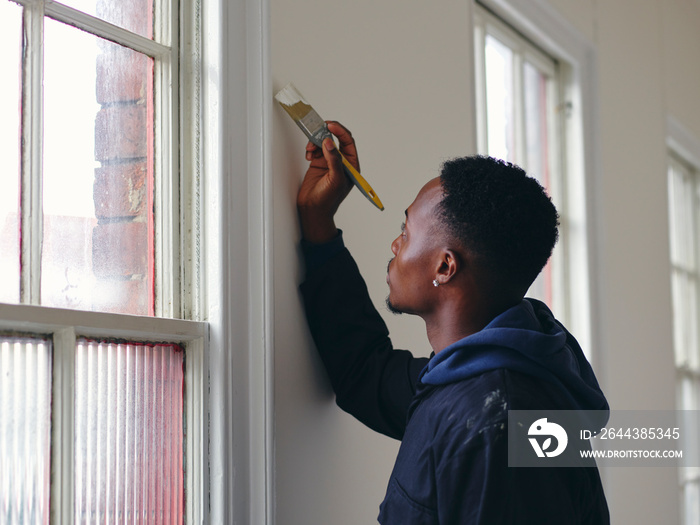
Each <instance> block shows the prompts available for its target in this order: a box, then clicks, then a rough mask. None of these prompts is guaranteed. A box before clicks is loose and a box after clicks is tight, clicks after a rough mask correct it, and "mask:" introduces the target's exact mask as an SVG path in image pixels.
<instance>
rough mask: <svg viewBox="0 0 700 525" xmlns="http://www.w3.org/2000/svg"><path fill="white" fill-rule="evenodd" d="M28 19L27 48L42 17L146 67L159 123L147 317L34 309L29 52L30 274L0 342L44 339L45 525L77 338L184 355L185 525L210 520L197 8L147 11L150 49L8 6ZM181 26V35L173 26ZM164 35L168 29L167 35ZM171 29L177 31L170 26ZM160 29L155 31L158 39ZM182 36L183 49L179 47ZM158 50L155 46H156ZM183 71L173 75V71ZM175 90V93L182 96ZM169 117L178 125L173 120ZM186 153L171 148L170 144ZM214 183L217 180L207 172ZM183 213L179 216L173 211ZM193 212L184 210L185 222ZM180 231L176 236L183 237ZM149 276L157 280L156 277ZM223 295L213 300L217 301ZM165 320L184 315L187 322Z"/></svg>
mask: <svg viewBox="0 0 700 525" xmlns="http://www.w3.org/2000/svg"><path fill="white" fill-rule="evenodd" d="M12 1H14V2H15V3H17V4H20V5H21V6H24V7H25V8H26V9H27V10H30V11H31V15H33V17H31V18H27V17H26V16H25V18H26V19H29V20H31V21H32V23H31V24H29V25H28V26H27V27H26V29H27V33H26V35H27V37H26V38H27V42H28V45H29V46H31V47H33V48H34V49H41V48H42V45H43V17H44V15H46V16H48V17H50V18H52V19H54V20H57V21H59V22H64V23H66V24H68V25H72V26H74V27H76V28H78V29H82V30H85V31H87V32H89V33H91V34H93V35H96V36H98V37H101V38H105V39H107V40H110V41H113V42H116V43H118V44H122V45H126V46H127V47H130V48H132V49H134V50H136V51H138V52H141V53H144V54H147V55H149V56H151V57H153V58H155V59H156V63H155V77H154V85H155V93H156V95H155V104H156V108H157V112H158V113H159V114H160V115H162V117H161V118H160V119H159V120H158V121H157V122H158V123H157V126H158V129H157V131H156V133H155V136H156V141H157V143H156V152H157V156H158V162H156V169H155V179H156V193H157V194H158V195H159V196H160V197H159V198H160V204H161V205H160V206H157V207H156V210H157V211H156V217H155V222H156V228H155V229H156V247H155V250H156V254H157V258H158V260H159V263H158V264H157V270H156V283H155V285H156V287H157V289H158V295H157V297H159V298H160V300H157V303H156V316H157V317H139V316H132V315H121V314H110V313H102V312H85V311H76V310H66V309H60V308H52V307H46V306H40V305H39V303H40V271H41V237H42V235H41V233H42V217H41V213H34V212H33V210H34V211H36V210H41V209H42V202H41V199H42V195H41V170H42V166H41V162H42V151H41V141H42V137H41V133H42V122H43V107H42V105H43V104H42V98H43V97H42V92H41V85H42V77H43V56H42V53H36V52H34V53H29V54H28V56H30V57H31V61H30V62H29V63H28V64H27V65H26V67H25V68H24V71H23V76H24V79H25V82H24V87H23V89H24V93H23V98H24V100H25V104H26V106H25V111H24V113H23V115H24V119H25V121H24V126H23V130H24V131H23V132H24V133H25V137H24V139H25V140H26V141H28V142H27V143H29V144H31V149H30V150H27V151H26V152H25V153H24V156H23V160H22V162H23V164H24V166H25V167H24V168H23V180H22V184H23V185H24V187H25V188H26V190H28V191H26V190H25V191H23V197H22V199H23V202H22V214H23V222H24V225H25V226H26V228H27V229H26V232H29V233H31V235H26V234H25V235H23V245H22V250H21V251H22V265H23V267H24V268H28V269H30V271H28V272H27V271H25V272H24V273H23V274H22V276H21V293H20V302H21V303H23V304H0V333H2V332H3V331H5V332H17V331H21V332H25V333H28V334H31V333H33V334H41V335H43V336H46V335H48V336H49V337H50V338H51V339H52V353H53V358H52V360H53V382H52V392H53V401H52V415H51V418H52V456H51V462H52V469H51V472H52V473H51V496H50V497H51V522H52V523H70V522H71V521H72V518H73V516H74V510H75V509H74V493H73V491H74V486H75V480H74V471H73V468H72V465H73V458H74V451H73V442H74V432H75V429H74V416H73V399H74V384H75V379H74V362H75V357H74V355H75V348H76V345H75V343H76V338H79V337H83V336H85V337H92V338H95V339H109V338H122V339H126V340H129V341H146V342H163V341H168V342H174V343H179V344H181V345H182V346H183V347H184V349H185V355H186V368H185V385H186V388H185V396H184V410H185V415H186V418H185V428H184V429H183V432H184V435H185V436H186V442H185V447H186V451H185V455H186V457H185V487H186V495H185V498H186V499H185V519H186V521H187V523H202V522H207V521H208V514H209V475H208V474H209V449H208V443H209V441H210V436H209V430H208V429H209V427H208V406H209V403H208V397H209V384H208V376H209V373H208V368H209V363H208V354H209V352H210V349H209V348H208V346H209V324H208V323H206V322H205V321H206V318H207V315H208V311H209V310H208V309H207V308H206V303H205V300H206V299H205V297H204V296H203V295H202V294H200V293H199V290H200V289H201V287H202V285H203V283H204V277H203V272H202V269H201V266H200V260H201V259H200V257H198V256H196V255H198V254H199V253H200V251H201V250H203V249H204V247H203V246H200V243H201V235H200V233H201V231H202V228H203V226H202V222H203V221H202V219H201V218H200V215H199V212H200V211H201V210H202V209H203V208H204V207H203V206H202V205H201V203H202V202H203V198H204V197H203V195H202V191H201V190H202V188H203V186H204V181H203V180H202V179H203V173H202V171H201V154H202V144H201V141H200V140H199V137H200V136H201V127H202V116H201V115H200V110H201V107H202V106H201V103H200V99H201V96H202V93H201V79H202V75H201V67H202V55H201V47H202V46H201V44H202V43H201V39H202V36H201V35H202V23H203V20H202V16H201V5H200V4H199V2H197V1H196V0H195V1H189V0H180V8H179V9H172V10H170V9H168V7H167V6H168V5H169V4H168V2H162V3H159V2H157V1H156V2H155V4H156V9H157V10H158V12H159V14H160V15H161V16H162V17H164V20H166V23H165V24H160V25H158V27H157V28H156V39H155V40H150V39H148V38H145V37H141V36H139V35H135V34H133V33H131V32H129V31H126V30H124V29H122V28H119V27H116V26H114V25H112V24H109V23H107V22H104V21H102V20H100V19H97V18H95V17H93V16H90V15H87V14H84V13H81V12H79V11H76V10H75V9H72V8H70V7H67V6H65V5H62V4H59V3H55V2H51V1H48V0H47V1H46V2H44V1H39V0H12ZM180 20H184V21H186V22H188V23H187V24H184V23H183V26H182V27H179V23H180V22H179V21H180ZM170 28H175V29H176V30H173V31H171V30H170ZM177 28H179V29H177ZM159 31H160V34H159V33H158V32H159ZM180 35H182V36H183V38H182V41H183V42H184V43H186V45H184V46H183V47H182V48H180V44H179V42H180ZM161 42H162V43H161ZM181 62H182V64H183V65H184V67H183V68H182V71H180V63H181ZM180 86H182V87H183V89H182V91H180ZM172 115H179V118H172ZM181 140H182V141H183V143H188V144H192V145H193V147H192V148H180V147H179V146H178V144H179V141H181ZM216 176H217V177H218V176H219V173H218V172H216ZM183 210H184V213H183ZM192 212H194V213H192ZM180 232H183V234H182V235H181V234H180ZM210 233H211V235H212V242H211V244H212V245H219V244H221V239H220V236H221V233H220V232H215V233H214V232H210ZM158 269H159V270H160V271H158ZM217 294H218V295H219V296H222V297H223V296H224V295H225V294H224V293H223V292H217ZM171 317H187V318H190V319H194V320H192V321H190V320H184V319H175V318H171Z"/></svg>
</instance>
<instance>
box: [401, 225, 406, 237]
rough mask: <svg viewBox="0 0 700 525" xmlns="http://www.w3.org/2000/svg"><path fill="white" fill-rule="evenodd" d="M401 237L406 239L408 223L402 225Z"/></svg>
mask: <svg viewBox="0 0 700 525" xmlns="http://www.w3.org/2000/svg"><path fill="white" fill-rule="evenodd" d="M401 235H403V236H404V237H405V236H406V223H405V222H402V223H401Z"/></svg>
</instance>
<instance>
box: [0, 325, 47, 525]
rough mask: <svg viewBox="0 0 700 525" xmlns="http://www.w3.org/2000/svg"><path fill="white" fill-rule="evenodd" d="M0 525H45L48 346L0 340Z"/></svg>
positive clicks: (42, 341)
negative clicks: (7, 524)
mask: <svg viewBox="0 0 700 525" xmlns="http://www.w3.org/2000/svg"><path fill="white" fill-rule="evenodd" d="M0 378H2V380H0V523H48V522H49V487H50V466H51V461H50V455H49V454H50V438H51V435H50V434H51V344H50V342H49V341H48V340H45V339H34V338H24V337H8V336H0Z"/></svg>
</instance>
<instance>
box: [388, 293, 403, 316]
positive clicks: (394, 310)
mask: <svg viewBox="0 0 700 525" xmlns="http://www.w3.org/2000/svg"><path fill="white" fill-rule="evenodd" d="M386 309H387V310H389V311H390V312H391V313H392V314H394V315H401V314H402V313H403V312H402V311H401V310H399V309H398V308H396V307H395V306H394V305H393V304H391V299H389V296H388V295H387V297H386Z"/></svg>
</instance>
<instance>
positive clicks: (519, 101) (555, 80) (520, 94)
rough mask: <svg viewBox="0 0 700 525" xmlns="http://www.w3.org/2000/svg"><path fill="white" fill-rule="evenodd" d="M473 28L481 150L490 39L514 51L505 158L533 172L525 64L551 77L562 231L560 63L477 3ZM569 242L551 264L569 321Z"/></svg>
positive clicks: (556, 295)
mask: <svg viewBox="0 0 700 525" xmlns="http://www.w3.org/2000/svg"><path fill="white" fill-rule="evenodd" d="M474 31H475V44H474V45H475V51H476V61H477V62H476V63H477V75H476V77H477V85H476V97H477V108H478V111H477V140H478V151H479V153H481V154H487V153H488V144H487V140H488V122H487V118H486V109H485V108H486V106H487V96H488V95H487V92H486V91H487V90H486V64H485V61H484V56H485V49H486V37H487V35H491V36H493V37H495V38H496V39H497V40H498V41H499V42H501V43H503V44H504V45H505V46H507V47H508V48H509V49H510V50H511V51H512V52H513V71H514V79H513V92H514V94H515V95H516V96H515V100H514V101H513V102H514V111H513V112H514V116H515V122H514V126H515V132H514V135H515V148H514V149H515V151H514V152H513V158H511V159H506V160H510V161H512V162H513V163H514V164H517V165H518V166H521V167H522V168H524V169H525V170H526V171H528V172H529V169H530V168H529V166H528V165H527V156H526V142H525V140H524V138H525V118H524V114H525V109H524V106H525V100H524V98H525V92H524V90H523V89H522V87H523V76H524V71H523V64H524V63H526V62H527V63H530V64H532V65H533V66H535V67H536V68H537V70H538V71H540V72H541V73H543V74H544V75H545V76H546V78H547V79H548V80H547V88H546V89H547V99H548V100H550V101H552V102H553V104H552V107H550V108H547V116H546V119H547V130H548V131H549V132H550V137H549V141H548V144H547V146H548V148H547V150H548V153H549V158H548V159H547V163H548V166H549V169H550V172H551V174H552V177H551V178H550V181H549V187H548V188H547V190H548V192H549V195H550V196H551V197H552V200H553V201H554V203H555V204H556V205H557V209H558V211H559V214H560V219H561V223H562V224H561V228H560V233H561V230H564V229H565V228H566V227H567V225H568V221H567V213H566V206H565V205H566V199H565V197H564V196H565V193H566V192H565V186H564V185H565V183H566V176H565V174H563V173H562V166H561V164H562V162H561V156H562V152H563V147H562V144H561V143H563V142H565V141H563V140H561V138H562V137H561V135H562V129H563V125H562V119H563V118H566V117H565V114H564V113H565V111H566V108H565V107H563V104H562V103H560V100H561V93H560V92H559V91H560V90H559V86H560V84H561V82H560V78H559V72H558V67H557V64H556V61H555V60H554V58H552V57H550V56H548V55H546V54H545V53H544V52H543V51H541V50H540V49H538V48H537V47H535V46H534V45H533V44H532V43H531V42H529V41H528V40H526V39H525V38H524V37H523V36H521V35H519V34H517V32H516V31H515V30H514V29H513V28H511V27H509V26H508V25H507V24H506V23H505V22H504V21H503V20H501V19H499V18H498V17H496V16H495V15H493V14H492V13H490V12H489V11H487V10H486V9H485V8H483V7H481V6H480V5H479V4H476V6H475V11H474ZM567 244H568V235H560V236H559V242H558V244H557V246H556V248H555V250H554V252H553V253H552V257H551V261H550V265H551V266H550V268H551V271H552V276H551V277H552V302H553V309H554V310H555V312H557V315H558V316H559V318H560V319H562V320H564V321H567V320H568V319H569V317H570V316H569V310H570V305H569V301H568V293H567V285H566V283H567V278H566V275H565V274H566V264H565V255H564V254H566V252H567V251H568V250H567Z"/></svg>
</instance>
